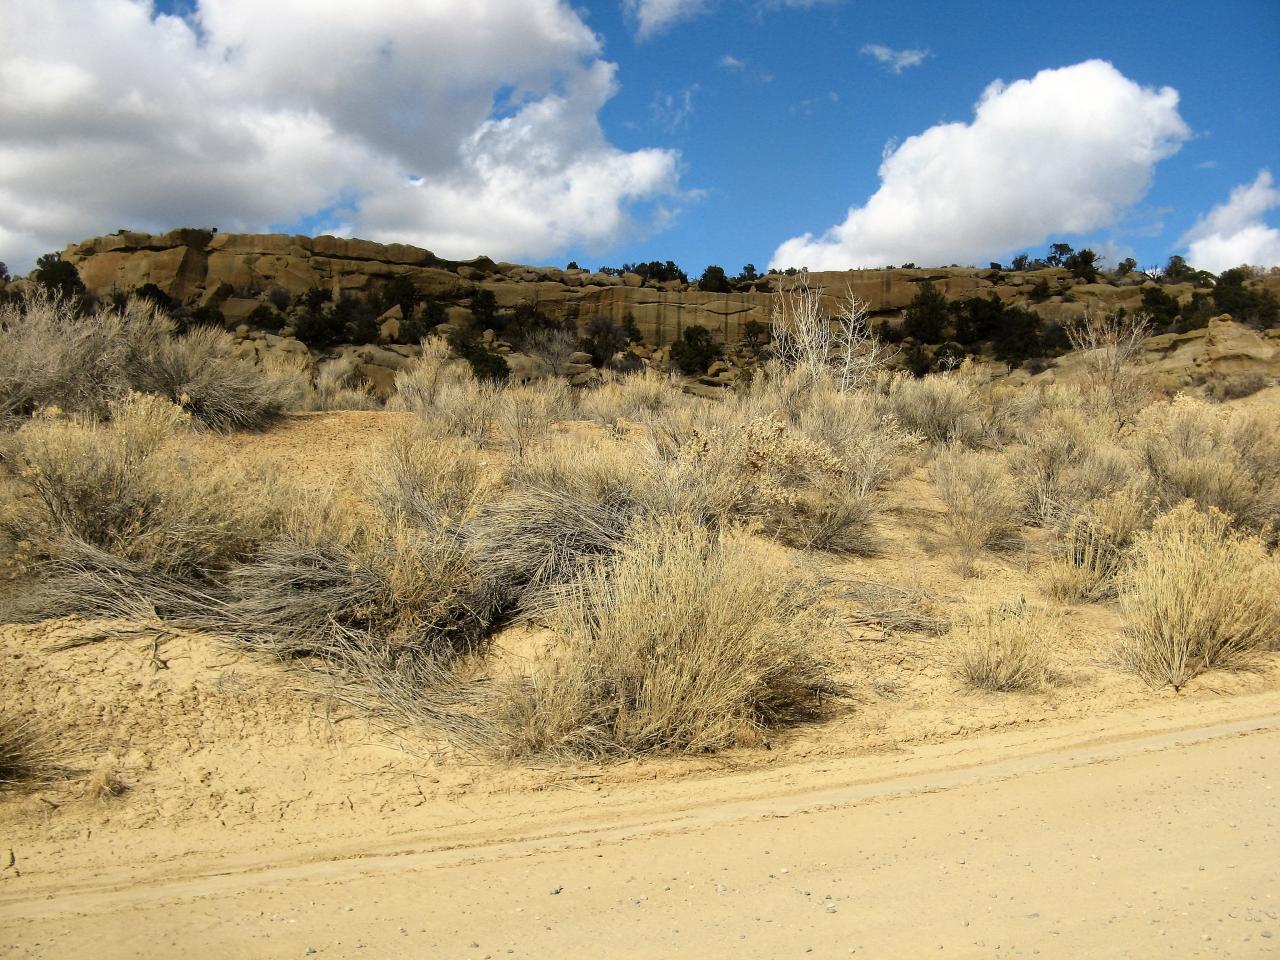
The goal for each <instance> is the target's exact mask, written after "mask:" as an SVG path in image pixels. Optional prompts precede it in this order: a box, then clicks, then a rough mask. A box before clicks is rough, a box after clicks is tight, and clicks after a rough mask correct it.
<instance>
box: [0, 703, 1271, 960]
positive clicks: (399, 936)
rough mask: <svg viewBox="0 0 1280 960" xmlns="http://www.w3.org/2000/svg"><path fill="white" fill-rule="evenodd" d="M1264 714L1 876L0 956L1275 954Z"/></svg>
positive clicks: (1268, 766) (1267, 743) (1268, 737)
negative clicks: (348, 837)
mask: <svg viewBox="0 0 1280 960" xmlns="http://www.w3.org/2000/svg"><path fill="white" fill-rule="evenodd" d="M1277 769H1280V714H1270V715H1265V716H1258V717H1253V718H1250V719H1244V720H1234V721H1231V722H1225V723H1217V724H1214V725H1211V726H1204V727H1195V728H1190V729H1181V730H1172V731H1165V732H1160V733H1152V732H1150V731H1147V732H1144V733H1141V734H1137V735H1134V736H1132V737H1129V738H1118V739H1112V740H1108V741H1105V742H1098V741H1097V740H1096V739H1093V740H1090V741H1084V742H1080V743H1077V744H1074V745H1072V744H1070V743H1062V742H1059V743H1057V744H1056V745H1055V746H1054V748H1053V749H1052V750H1050V751H1047V752H1039V753H1033V754H1029V755H1023V756H1014V757H1008V758H1005V759H998V760H991V759H987V760H985V761H984V762H980V763H975V764H970V765H963V764H962V765H958V766H952V767H951V768H948V769H925V770H923V771H922V772H916V771H913V769H912V764H910V763H908V764H905V765H901V764H899V765H898V768H897V769H895V771H894V773H893V774H892V775H891V776H888V777H885V778H880V779H876V778H870V779H864V780H862V781H861V782H846V783H840V782H838V781H839V779H840V776H839V771H836V772H835V775H832V776H827V777H826V778H818V779H820V780H821V781H822V782H821V784H820V786H818V787H816V788H815V787H813V786H812V785H811V783H807V782H799V781H798V782H795V783H793V784H792V787H791V789H789V790H783V791H775V792H773V793H771V794H770V795H766V796H759V795H756V796H752V795H750V794H749V793H748V792H746V791H740V790H735V789H734V788H732V787H727V788H726V795H725V796H723V797H720V798H717V799H713V800H712V801H711V802H706V801H704V802H702V803H700V804H698V805H695V806H690V807H686V808H685V809H667V810H661V809H659V808H649V809H646V810H644V811H640V812H637V813H636V814H635V815H634V816H632V817H630V818H628V817H627V816H625V815H623V814H620V813H618V812H616V811H615V812H614V814H611V816H610V817H608V818H605V819H599V820H595V821H591V822H586V821H577V822H573V821H570V822H565V823H563V824H562V825H561V826H560V828H559V829H546V828H545V827H544V828H542V829H540V830H538V831H533V832H528V831H526V832H525V833H524V834H518V833H516V832H513V834H512V835H508V836H502V835H500V834H497V833H493V832H489V833H484V832H481V833H480V834H479V835H476V834H475V833H474V832H472V833H467V832H465V831H457V832H455V834H454V835H450V833H449V832H448V831H444V832H442V833H441V834H440V835H438V836H435V837H424V838H419V839H418V841H417V842H415V843H409V842H401V843H400V845H399V848H398V849H392V848H388V849H383V850H379V851H375V852H372V853H370V854H369V855H365V856H349V855H341V856H334V857H332V858H329V859H323V858H316V857H313V856H307V857H304V858H299V859H298V860H297V861H296V862H293V863H290V864H289V865H285V866H264V865H263V864H262V863H261V862H259V863H257V864H253V865H244V864H228V865H226V866H225V868H224V869H221V870H219V869H216V868H210V867H209V866H208V865H207V864H205V865H201V867H200V868H199V870H197V871H194V872H192V873H191V874H190V875H185V876H184V875H183V873H182V871H181V870H177V871H171V872H170V873H168V874H167V875H165V876H163V877H159V878H154V879H152V880H151V881H149V882H130V883H123V884H122V883H117V882H112V880H111V879H110V877H99V878H97V879H95V880H93V881H92V882H85V883H80V884H77V883H76V882H74V881H73V880H69V881H66V882H63V881H58V882H56V883H53V882H50V883H48V884H46V885H44V886H43V887H42V886H40V885H39V884H36V885H35V886H32V887H27V888H25V889H23V888H19V887H9V886H6V887H2V888H0V956H12V957H47V958H52V957H92V958H103V960H108V958H117V957H171V956H172V957H179V956H182V957H190V956H208V957H234V958H249V957H305V956H319V957H432V958H434V957H460V958H476V960H479V958H485V957H489V958H500V957H508V956H510V957H797V958H804V957H810V956H812V957H848V956H855V957H921V956H953V957H954V956H961V957H977V956H984V957H985V956H991V957H1001V956H1028V957H1029V956H1042V957H1085V956H1088V957H1165V956H1167V957H1178V958H1182V957H1198V956H1226V957H1265V956H1280V797H1277V790H1276V786H1277V782H1278V781H1280V774H1277Z"/></svg>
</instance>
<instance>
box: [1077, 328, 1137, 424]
mask: <svg viewBox="0 0 1280 960" xmlns="http://www.w3.org/2000/svg"><path fill="white" fill-rule="evenodd" d="M1066 332H1067V337H1068V338H1069V339H1070V340H1071V345H1072V346H1073V347H1074V348H1075V349H1076V350H1077V351H1079V359H1080V365H1081V368H1082V370H1083V371H1084V374H1085V378H1086V382H1087V384H1088V387H1089V394H1090V395H1091V396H1093V397H1096V398H1098V400H1099V401H1100V402H1101V403H1102V405H1103V408H1104V410H1105V411H1106V414H1107V415H1108V416H1109V417H1111V418H1112V419H1113V420H1114V421H1115V422H1116V423H1117V424H1127V423H1130V422H1132V421H1133V418H1134V417H1135V416H1136V415H1137V413H1138V411H1139V410H1140V409H1141V408H1142V404H1143V403H1144V402H1145V401H1146V399H1147V397H1148V396H1149V395H1150V385H1149V384H1148V382H1147V378H1146V376H1145V374H1144V373H1143V372H1142V371H1141V370H1139V369H1138V367H1137V365H1136V361H1137V360H1138V358H1139V357H1140V356H1141V355H1142V351H1143V348H1144V346H1145V344H1146V340H1147V337H1148V336H1150V334H1151V318H1150V317H1148V316H1147V315H1146V314H1144V313H1125V312H1124V311H1123V310H1121V311H1119V312H1117V313H1114V314H1101V313H1098V312H1096V311H1086V312H1085V315H1084V316H1083V317H1081V318H1080V319H1079V320H1077V321H1076V322H1074V323H1072V324H1069V325H1068V326H1067V328H1066Z"/></svg>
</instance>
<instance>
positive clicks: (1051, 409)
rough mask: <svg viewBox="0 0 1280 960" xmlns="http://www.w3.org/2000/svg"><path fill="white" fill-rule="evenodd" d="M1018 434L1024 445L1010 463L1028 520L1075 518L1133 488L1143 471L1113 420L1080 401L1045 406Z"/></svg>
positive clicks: (1028, 420)
mask: <svg viewBox="0 0 1280 960" xmlns="http://www.w3.org/2000/svg"><path fill="white" fill-rule="evenodd" d="M1014 432H1015V433H1016V434H1017V436H1018V439H1019V440H1020V441H1021V442H1020V445H1018V446H1017V447H1016V448H1015V449H1014V450H1013V452H1012V454H1011V462H1012V465H1013V467H1014V470H1015V474H1016V479H1017V482H1018V484H1019V485H1020V486H1021V487H1022V489H1023V499H1024V512H1025V516H1026V518H1027V520H1028V521H1029V522H1033V523H1050V522H1057V521H1060V520H1061V519H1062V518H1063V517H1070V516H1072V515H1074V514H1075V513H1076V512H1078V510H1079V509H1080V507H1081V505H1082V504H1084V503H1087V502H1089V501H1091V500H1096V499H1098V498H1100V497H1106V496H1108V495H1109V494H1111V493H1112V492H1114V491H1115V490H1118V489H1120V488H1121V487H1124V486H1126V485H1129V484H1131V483H1132V482H1133V477H1134V475H1135V474H1137V473H1139V472H1140V469H1141V465H1140V464H1139V462H1138V461H1137V458H1136V457H1135V456H1134V455H1133V454H1132V453H1131V452H1130V451H1128V450H1126V449H1124V448H1123V447H1122V446H1121V445H1120V440H1119V436H1118V433H1117V430H1116V427H1115V425H1114V423H1113V421H1111V420H1110V419H1108V418H1105V417H1099V416H1097V415H1096V414H1093V413H1092V412H1090V411H1089V410H1088V408H1087V406H1086V405H1085V404H1084V403H1082V402H1080V401H1079V400H1078V399H1077V400H1076V401H1075V402H1068V403H1062V404H1053V405H1045V406H1042V407H1040V408H1039V409H1037V410H1036V411H1035V412H1034V413H1033V414H1032V415H1031V416H1030V417H1029V418H1028V419H1027V420H1026V421H1025V422H1023V423H1022V424H1020V425H1018V426H1016V427H1015V428H1014Z"/></svg>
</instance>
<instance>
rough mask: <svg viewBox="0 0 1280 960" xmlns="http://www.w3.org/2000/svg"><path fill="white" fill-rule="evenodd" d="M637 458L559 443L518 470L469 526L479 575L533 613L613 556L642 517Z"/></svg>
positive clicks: (597, 445)
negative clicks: (589, 564)
mask: <svg viewBox="0 0 1280 960" xmlns="http://www.w3.org/2000/svg"><path fill="white" fill-rule="evenodd" d="M637 459H638V458H637V456H636V452H635V450H634V449H633V448H629V447H627V446H626V445H624V444H622V443H620V442H617V441H597V442H594V443H589V442H583V441H577V442H575V441H573V440H570V439H563V440H560V442H557V443H552V444H550V445H548V446H547V447H545V448H536V449H535V450H533V451H531V452H530V454H529V455H528V456H526V457H525V458H524V459H523V461H521V462H520V464H518V465H517V466H516V468H515V472H514V474H513V476H512V488H511V490H510V491H509V492H507V493H506V494H505V495H503V496H501V497H499V498H496V499H495V500H493V501H491V502H490V503H487V504H485V505H484V506H483V507H482V508H481V509H480V510H479V511H478V513H477V515H476V516H475V518H474V519H473V520H472V521H471V522H470V523H469V524H468V527H467V531H468V537H469V540H470V545H471V548H472V550H473V551H474V554H475V560H476V564H477V568H478V570H479V571H480V575H481V576H482V577H483V578H484V579H485V580H486V581H487V582H489V583H492V584H494V585H495V589H499V590H501V591H502V593H503V594H505V596H506V597H507V598H508V603H509V605H511V606H513V607H515V608H517V609H520V610H523V611H532V610H534V609H537V608H539V607H540V606H542V605H543V603H544V602H545V599H546V593H547V590H548V589H549V588H551V587H553V586H554V585H556V584H560V583H564V582H566V581H568V580H570V579H572V578H573V577H574V576H575V575H576V574H577V573H578V571H579V570H580V569H581V567H582V565H583V563H584V562H585V561H589V560H593V559H597V558H599V557H602V556H607V555H609V554H611V553H613V552H614V551H615V550H616V549H618V547H619V546H620V545H621V544H622V542H623V539H624V538H625V536H626V533H627V530H628V528H629V527H630V526H631V523H632V521H633V520H634V519H635V518H636V516H637V515H638V514H639V513H640V512H641V509H642V508H641V505H640V501H639V498H638V497H637V495H636V485H637V479H638V471H637V467H638V464H637Z"/></svg>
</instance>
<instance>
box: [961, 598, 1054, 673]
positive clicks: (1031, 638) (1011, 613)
mask: <svg viewBox="0 0 1280 960" xmlns="http://www.w3.org/2000/svg"><path fill="white" fill-rule="evenodd" d="M1056 630H1057V626H1056V622H1055V620H1054V618H1053V617H1052V615H1050V614H1049V613H1047V612H1046V611H1044V610H1040V609H1038V608H1036V607H1033V606H1031V605H1030V604H1028V603H1027V602H1026V600H1024V599H1022V598H1019V599H1018V600H1016V601H1013V602H1011V603H1005V604H1000V605H998V606H992V607H988V608H987V609H985V610H983V611H982V612H981V613H979V614H977V615H974V616H971V617H968V618H967V619H963V620H961V621H959V622H958V623H957V624H956V625H955V626H954V627H953V628H952V634H953V636H954V638H955V640H956V641H957V643H958V645H959V650H960V655H959V663H958V664H957V669H958V671H959V674H960V677H961V679H963V680H964V681H965V683H967V684H969V685H970V686H973V687H978V688H981V689H983V690H994V691H998V692H1007V691H1010V690H1034V689H1036V688H1037V687H1039V686H1041V685H1042V684H1043V683H1044V682H1045V680H1046V678H1047V677H1048V675H1049V664H1050V659H1049V654H1050V651H1051V649H1052V646H1053V639H1054V635H1055V632H1056Z"/></svg>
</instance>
